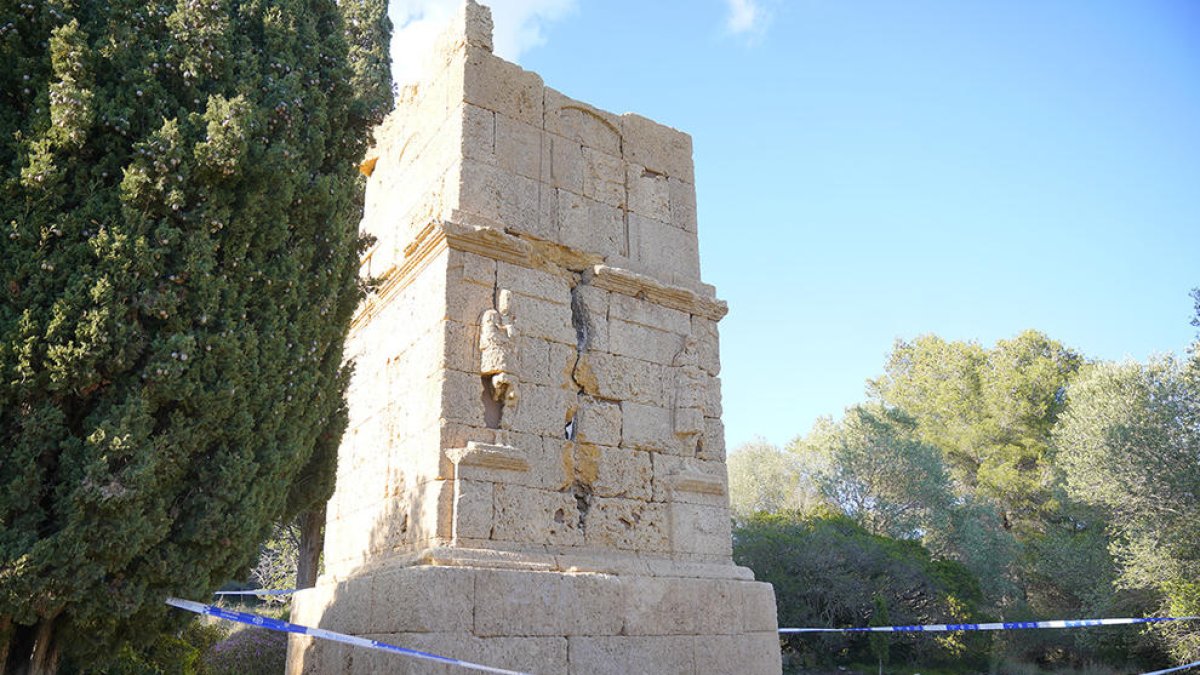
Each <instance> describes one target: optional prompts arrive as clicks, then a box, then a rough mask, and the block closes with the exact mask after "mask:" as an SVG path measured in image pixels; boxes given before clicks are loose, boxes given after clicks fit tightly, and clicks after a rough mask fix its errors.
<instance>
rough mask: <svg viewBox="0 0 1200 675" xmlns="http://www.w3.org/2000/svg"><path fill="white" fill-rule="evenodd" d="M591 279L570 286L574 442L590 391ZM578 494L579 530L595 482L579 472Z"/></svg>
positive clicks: (568, 432)
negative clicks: (587, 297) (582, 370)
mask: <svg viewBox="0 0 1200 675" xmlns="http://www.w3.org/2000/svg"><path fill="white" fill-rule="evenodd" d="M589 281H591V274H590V272H583V273H581V274H578V275H576V280H575V284H574V285H573V286H572V287H571V326H572V327H573V328H574V329H575V363H574V364H572V366H571V381H572V383H573V384H574V385H575V398H576V404H575V408H574V410H570V411H568V412H567V425H566V427H565V428H564V430H563V432H564V433H563V435H564V436H565V437H566V439H567V440H568V441H571V442H572V443H573V442H574V441H575V438H576V436H578V435H579V428H580V426H581V424H582V423H583V421H584V419H583V418H584V415H583V409H584V406H585V405H586V403H587V398H588V395H587V392H586V391H585V389H584V386H583V384H582V383H581V382H580V381H579V378H578V377H577V374H578V371H579V364H580V362H581V361H582V360H583V355H584V352H586V351H587V348H588V340H589V338H590V333H591V326H590V324H589V322H588V315H587V307H586V306H585V305H584V302H583V288H584V287H585V286H586V285H587V284H588V282H589ZM569 490H570V492H571V494H572V495H573V496H574V497H575V506H576V509H577V510H578V511H579V531H580V532H584V531H585V530H586V529H587V515H588V511H590V510H591V508H592V485H591V483H590V482H587V481H585V480H584V479H583V478H582V477H580V476H579V475H578V474H576V476H575V480H574V482H573V483H571V486H570V488H569Z"/></svg>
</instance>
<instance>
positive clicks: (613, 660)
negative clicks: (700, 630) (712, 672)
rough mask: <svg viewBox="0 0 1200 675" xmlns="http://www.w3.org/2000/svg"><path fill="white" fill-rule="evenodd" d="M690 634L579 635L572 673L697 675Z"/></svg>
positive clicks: (573, 641)
mask: <svg viewBox="0 0 1200 675" xmlns="http://www.w3.org/2000/svg"><path fill="white" fill-rule="evenodd" d="M693 639H694V638H692V637H691V636H687V635H659V636H575V637H571V638H569V640H570V646H569V650H570V654H571V670H570V672H571V675H612V674H613V673H624V674H626V675H695V674H696V673H698V672H707V671H703V670H700V671H698V670H696V661H695V649H694V645H693Z"/></svg>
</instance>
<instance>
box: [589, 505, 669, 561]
mask: <svg viewBox="0 0 1200 675" xmlns="http://www.w3.org/2000/svg"><path fill="white" fill-rule="evenodd" d="M669 529H670V519H669V517H668V512H667V505H666V504H657V503H651V502H645V501H642V500H640V499H623V498H618V497H593V498H592V499H591V506H590V508H589V509H588V512H587V517H586V527H585V528H584V539H585V541H586V543H587V544H588V545H589V546H599V547H602V548H617V549H624V550H630V551H641V552H646V553H665V552H667V551H668V550H670V533H669V532H668V530H669Z"/></svg>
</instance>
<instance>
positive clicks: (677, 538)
mask: <svg viewBox="0 0 1200 675" xmlns="http://www.w3.org/2000/svg"><path fill="white" fill-rule="evenodd" d="M670 508H671V548H672V550H673V551H674V552H675V553H698V554H706V555H717V556H728V555H730V554H731V552H732V548H733V535H732V532H731V523H730V520H729V507H728V506H724V507H722V506H708V505H704V504H687V503H683V502H674V503H672V504H670Z"/></svg>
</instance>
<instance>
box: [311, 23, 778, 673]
mask: <svg viewBox="0 0 1200 675" xmlns="http://www.w3.org/2000/svg"><path fill="white" fill-rule="evenodd" d="M438 45H439V46H438V47H437V49H436V50H435V51H434V52H433V53H432V54H431V57H430V59H429V60H428V65H427V74H426V77H425V79H424V81H422V82H419V83H417V84H415V85H413V86H410V87H406V88H405V89H404V91H403V92H401V94H400V96H399V97H398V99H397V109H396V111H395V112H394V113H393V114H392V115H390V116H389V118H388V120H387V121H386V122H385V123H384V124H382V125H381V126H380V128H379V129H378V131H377V132H376V135H375V146H374V147H373V148H372V149H371V151H370V153H369V154H368V160H369V161H370V162H371V163H372V164H371V166H372V167H373V169H372V171H371V172H370V176H369V178H368V187H367V213H366V214H365V215H364V219H363V224H362V229H363V231H364V232H367V233H371V234H373V235H375V236H376V237H377V238H378V240H377V242H376V244H375V245H374V246H373V247H372V248H371V249H370V250H369V251H368V252H367V253H366V254H365V256H364V260H363V265H362V269H363V271H364V272H365V273H369V274H371V275H373V276H376V277H378V278H379V283H378V286H377V290H376V292H374V293H372V294H370V295H369V296H368V297H367V299H366V300H365V301H364V302H363V305H362V307H361V308H360V309H359V312H358V314H357V315H356V317H355V319H354V323H353V326H352V329H351V334H350V338H349V341H348V343H347V349H346V353H347V355H348V356H349V357H352V358H354V359H355V363H356V374H355V377H354V379H353V381H352V382H351V384H350V387H349V390H348V411H349V418H350V419H349V424H348V428H347V432H346V434H345V437H344V438H343V443H342V447H341V449H340V451H339V463H338V469H337V487H336V490H335V493H334V496H333V498H332V499H331V500H330V503H329V506H328V523H327V532H326V551H325V571H324V574H323V576H322V577H321V580H320V582H319V583H318V586H317V587H316V588H314V589H309V590H306V591H302V592H300V593H299V594H298V595H297V596H296V600H295V605H294V607H295V608H294V615H293V616H294V618H296V619H297V620H299V621H301V622H302V623H305V624H308V625H320V626H321V627H324V628H328V629H331V630H337V631H342V632H348V633H351V634H354V635H363V636H368V637H372V638H377V639H382V640H385V641H388V642H392V643H394V644H400V645H402V646H406V647H410V648H416V649H421V650H425V651H429V652H433V653H438V654H444V655H447V656H452V657H458V658H463V659H467V660H470V661H474V662H478V663H483V664H487V665H490V666H497V667H502V668H511V669H514V670H520V671H525V672H537V673H561V674H564V675H565V674H570V673H605V674H608V673H654V674H656V675H657V674H659V673H676V672H677V673H689V674H694V675H699V674H700V673H726V672H728V673H734V672H737V673H750V674H752V675H764V674H767V673H778V672H779V670H780V667H779V652H778V649H777V641H776V636H775V632H774V631H775V628H776V626H775V621H776V617H775V612H774V605H773V601H774V596H773V592H772V590H771V588H770V586H769V585H767V584H760V583H755V582H753V580H752V579H753V576H752V574H751V573H750V571H749V570H747V569H745V568H740V567H736V566H734V565H733V563H732V560H731V558H730V545H731V541H730V521H729V509H728V494H727V490H728V481H727V476H726V470H725V464H724V461H725V447H724V428H723V427H722V425H721V420H720V416H721V391H720V380H719V379H718V377H717V376H718V374H719V371H720V359H719V346H718V344H719V340H718V333H717V323H716V322H717V321H719V320H720V319H721V317H723V316H724V315H725V313H726V311H727V307H726V306H725V304H724V303H723V302H721V301H719V300H717V299H716V298H715V291H714V289H713V288H712V287H711V286H708V285H706V284H704V283H703V282H702V281H701V280H700V264H699V253H698V251H699V247H698V242H697V234H696V232H697V227H696V195H695V189H694V187H693V185H694V176H693V171H692V160H691V139H690V137H688V136H687V134H684V133H681V132H679V131H676V130H674V129H671V128H669V127H666V126H663V125H660V124H657V123H655V122H653V121H651V120H648V119H646V118H643V117H640V116H638V115H634V114H625V115H620V116H618V115H613V114H611V113H608V112H605V111H602V110H598V109H596V108H594V107H592V106H589V105H587V104H584V103H581V102H579V101H575V100H573V99H570V98H568V97H566V96H564V95H562V94H560V93H559V92H557V91H554V90H553V89H549V88H547V87H545V86H544V85H543V84H542V81H541V79H540V78H539V77H538V76H537V75H536V74H534V73H530V72H528V71H525V70H522V69H521V68H520V67H518V66H515V65H513V64H510V63H507V62H505V61H503V60H501V59H499V58H497V57H496V56H494V55H493V54H492V53H491V19H490V15H489V14H488V12H487V11H486V10H485V9H483V8H481V7H479V6H478V5H476V4H474V3H473V2H471V1H470V0H468V1H467V2H466V3H465V4H464V5H463V7H462V10H461V11H460V13H459V14H458V15H457V17H456V18H455V19H454V20H453V22H452V25H451V28H450V30H448V31H447V32H446V33H445V34H444V35H443V36H442V37H441V38H440V39H439V42H438ZM288 664H289V665H288V668H289V672H290V673H293V674H295V673H334V674H337V675H354V674H357V673H381V672H390V673H439V674H440V673H445V674H446V675H449V673H450V671H449V670H448V668H449V667H448V666H445V665H443V664H437V663H430V662H421V661H416V660H413V659H405V658H404V657H400V656H397V655H394V654H386V653H380V652H372V651H369V650H366V651H364V650H362V649H361V648H358V647H348V646H344V645H336V644H329V643H322V642H313V641H312V640H311V639H309V638H304V637H293V638H292V641H291V650H290V654H289V661H288Z"/></svg>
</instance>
